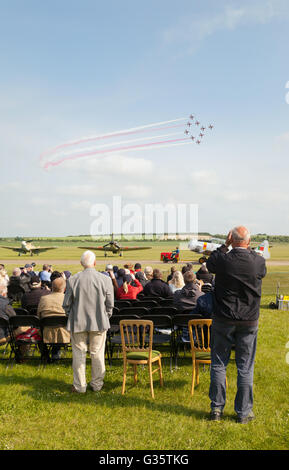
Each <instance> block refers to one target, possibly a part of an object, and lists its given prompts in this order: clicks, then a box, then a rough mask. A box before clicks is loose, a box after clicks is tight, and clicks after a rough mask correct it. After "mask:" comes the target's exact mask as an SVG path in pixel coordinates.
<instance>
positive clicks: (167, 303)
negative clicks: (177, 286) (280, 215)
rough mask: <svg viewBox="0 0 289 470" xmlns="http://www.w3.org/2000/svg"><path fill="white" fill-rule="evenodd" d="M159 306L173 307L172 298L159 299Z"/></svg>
mask: <svg viewBox="0 0 289 470" xmlns="http://www.w3.org/2000/svg"><path fill="white" fill-rule="evenodd" d="M159 304H160V306H161V307H163V306H173V304H174V299H173V297H169V298H168V299H160V300H159Z"/></svg>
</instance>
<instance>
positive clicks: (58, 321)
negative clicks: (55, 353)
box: [40, 315, 71, 365]
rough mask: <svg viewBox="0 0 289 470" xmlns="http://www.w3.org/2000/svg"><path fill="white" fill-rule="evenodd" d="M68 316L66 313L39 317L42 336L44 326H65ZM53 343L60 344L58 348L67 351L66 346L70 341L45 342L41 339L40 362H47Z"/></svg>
mask: <svg viewBox="0 0 289 470" xmlns="http://www.w3.org/2000/svg"><path fill="white" fill-rule="evenodd" d="M67 320H68V317H67V316H66V315H50V316H47V317H44V318H41V319H40V328H41V334H42V338H44V328H65V327H66V325H67ZM55 345H58V346H60V348H64V350H65V351H67V349H68V346H69V345H71V343H70V342H69V343H46V342H44V341H43V344H42V347H41V362H42V364H44V365H45V364H47V362H48V361H49V354H50V353H51V352H52V350H53V347H54V346H55Z"/></svg>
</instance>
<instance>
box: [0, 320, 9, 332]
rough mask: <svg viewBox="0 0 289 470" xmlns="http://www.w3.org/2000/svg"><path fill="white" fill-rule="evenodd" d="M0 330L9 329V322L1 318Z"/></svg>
mask: <svg viewBox="0 0 289 470" xmlns="http://www.w3.org/2000/svg"><path fill="white" fill-rule="evenodd" d="M0 328H8V329H9V320H6V319H5V318H2V317H0Z"/></svg>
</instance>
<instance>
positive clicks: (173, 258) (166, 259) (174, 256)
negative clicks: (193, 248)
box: [161, 251, 180, 263]
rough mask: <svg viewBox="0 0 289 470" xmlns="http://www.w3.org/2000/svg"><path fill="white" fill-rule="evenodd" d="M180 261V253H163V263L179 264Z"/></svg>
mask: <svg viewBox="0 0 289 470" xmlns="http://www.w3.org/2000/svg"><path fill="white" fill-rule="evenodd" d="M179 259H180V254H179V253H176V252H171V251H167V252H162V253H161V261H163V263H170V262H171V263H178V261H179Z"/></svg>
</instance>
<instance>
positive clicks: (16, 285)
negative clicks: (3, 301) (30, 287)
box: [8, 268, 25, 302]
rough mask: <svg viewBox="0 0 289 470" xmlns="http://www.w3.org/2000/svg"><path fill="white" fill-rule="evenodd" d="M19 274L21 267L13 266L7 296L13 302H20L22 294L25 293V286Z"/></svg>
mask: <svg viewBox="0 0 289 470" xmlns="http://www.w3.org/2000/svg"><path fill="white" fill-rule="evenodd" d="M20 275H21V269H20V268H14V269H13V271H12V276H10V278H9V284H8V297H9V299H11V300H13V301H14V302H20V301H21V298H22V296H23V294H24V293H25V287H24V284H23V282H22V279H21V276H20Z"/></svg>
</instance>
